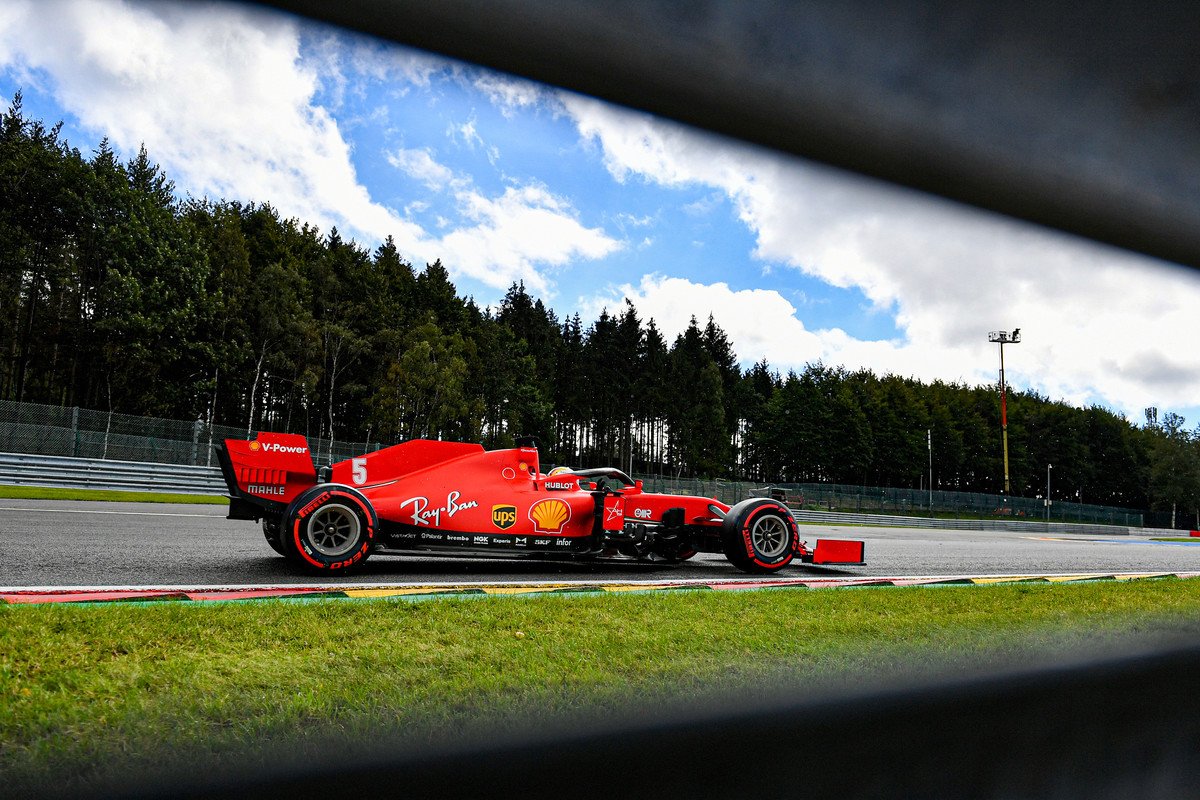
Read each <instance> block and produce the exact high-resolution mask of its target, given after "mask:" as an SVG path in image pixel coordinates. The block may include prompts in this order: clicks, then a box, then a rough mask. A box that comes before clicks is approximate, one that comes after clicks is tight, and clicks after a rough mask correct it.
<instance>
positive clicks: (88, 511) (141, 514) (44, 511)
mask: <svg viewBox="0 0 1200 800" xmlns="http://www.w3.org/2000/svg"><path fill="white" fill-rule="evenodd" d="M0 511H21V512H32V513H35V514H117V515H121V516H126V517H204V518H206V519H225V517H224V516H222V515H221V514H169V513H167V512H165V511H97V510H96V509H92V508H14V507H12V506H0Z"/></svg>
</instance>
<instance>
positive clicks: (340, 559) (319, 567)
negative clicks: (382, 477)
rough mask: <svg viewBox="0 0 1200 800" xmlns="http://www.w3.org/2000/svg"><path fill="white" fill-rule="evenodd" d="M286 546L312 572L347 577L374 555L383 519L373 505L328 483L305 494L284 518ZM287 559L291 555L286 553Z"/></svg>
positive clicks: (358, 494) (356, 492) (338, 485)
mask: <svg viewBox="0 0 1200 800" xmlns="http://www.w3.org/2000/svg"><path fill="white" fill-rule="evenodd" d="M284 520H285V522H286V527H285V528H284V533H283V537H284V539H285V541H284V543H283V546H284V548H285V551H286V550H290V549H292V548H295V560H296V562H297V563H298V564H300V565H301V566H303V567H304V568H305V569H308V570H310V571H312V572H318V573H323V574H327V575H329V574H345V573H347V572H350V571H352V570H355V569H357V568H359V567H361V566H362V565H363V563H364V562H365V561H366V560H367V558H369V557H370V555H371V549H372V547H373V546H374V544H375V534H376V532H377V531H378V530H379V518H378V516H376V514H375V509H374V508H372V506H371V502H370V501H369V500H367V498H365V497H363V495H362V493H360V492H358V491H357V490H355V489H352V488H350V487H349V486H343V485H342V484H337V483H325V484H320V485H318V486H313V487H312V488H310V489H308V490H306V491H305V492H303V493H302V494H301V495H300V496H299V497H297V498H296V499H295V500H293V501H292V503H291V505H290V506H288V510H287V512H286V513H285V514H284ZM285 555H291V554H290V553H286V552H285Z"/></svg>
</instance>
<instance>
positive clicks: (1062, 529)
mask: <svg viewBox="0 0 1200 800" xmlns="http://www.w3.org/2000/svg"><path fill="white" fill-rule="evenodd" d="M791 511H792V516H794V517H795V518H796V521H797V522H816V523H822V524H825V525H872V526H882V527H889V528H941V529H947V530H958V531H1025V532H1028V533H1083V534H1093V535H1097V534H1101V535H1105V536H1127V535H1129V531H1130V529H1129V528H1128V527H1127V526H1125V525H1087V524H1076V523H1072V522H1037V521H1035V520H1003V519H941V518H938V517H899V516H889V515H884V514H851V513H841V512H837V511H806V510H803V509H795V508H793V509H792V510H791ZM1134 530H1137V531H1138V532H1139V533H1140V532H1141V529H1140V528H1135V529H1134Z"/></svg>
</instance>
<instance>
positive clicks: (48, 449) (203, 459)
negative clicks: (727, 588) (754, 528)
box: [0, 401, 1144, 527]
mask: <svg viewBox="0 0 1200 800" xmlns="http://www.w3.org/2000/svg"><path fill="white" fill-rule="evenodd" d="M250 433H251V437H253V436H254V435H255V434H256V433H257V432H256V431H251V432H250ZM244 438H247V437H246V429H245V428H240V427H234V426H229V425H209V424H208V423H207V422H206V421H205V420H202V419H197V420H191V421H188V420H173V419H158V418H153V417H138V416H132V415H129V414H115V413H109V412H106V411H94V410H88V409H82V408H62V407H59V406H47V405H38V404H34V403H14V402H10V401H0V452H5V453H29V454H38V455H48V456H66V457H69V458H88V459H106V460H117V461H143V462H155V463H160V464H185V465H191V466H215V465H216V463H217V461H216V455H215V453H214V452H213V445H215V444H219V443H220V442H221V441H222V440H223V439H244ZM308 442H309V448H310V449H311V450H312V453H313V456H314V458H315V460H316V461H317V463H318V464H323V463H329V462H331V461H341V460H344V459H347V458H350V457H352V456H355V455H359V454H361V453H364V452H369V451H372V450H376V449H378V448H380V447H382V446H383V445H382V444H380V443H378V442H347V441H332V442H331V441H330V440H328V439H320V438H315V437H309V439H308ZM639 477H642V479H643V480H644V482H645V487H646V490H647V491H654V492H666V493H670V494H691V495H701V496H705V497H715V498H717V499H718V500H721V501H723V502H725V503H730V504H732V503H735V502H737V501H738V500H741V499H744V498H746V497H750V496H754V495H757V496H774V497H777V498H778V499H780V500H783V501H784V502H785V503H787V504H788V505H789V506H791V507H792V508H794V509H797V510H809V511H839V512H853V513H867V514H892V515H903V516H929V517H945V518H950V519H1011V520H1014V521H1019V520H1028V521H1034V522H1036V521H1049V522H1074V523H1091V524H1103V525H1124V526H1128V527H1142V526H1143V524H1144V520H1143V514H1142V513H1141V512H1138V511H1133V510H1130V509H1127V508H1115V507H1110V506H1095V505H1086V504H1083V503H1071V502H1066V501H1060V500H1055V501H1054V502H1053V504H1052V505H1051V506H1050V507H1049V509H1047V508H1046V507H1045V506H1044V505H1043V504H1042V501H1041V500H1040V499H1035V498H1026V497H1012V496H1004V495H990V494H980V493H975V492H948V491H934V492H933V494H932V497H931V496H930V494H929V492H928V491H927V490H926V491H921V490H918V489H897V488H879V487H870V486H847V485H838V484H817V483H803V484H794V483H793V484H774V485H770V486H767V485H764V484H761V483H749V482H744V481H726V480H697V479H689V478H679V479H677V478H667V477H662V476H653V475H651V476H639ZM1047 512H1048V513H1047Z"/></svg>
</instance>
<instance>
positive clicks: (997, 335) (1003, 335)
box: [988, 328, 1021, 494]
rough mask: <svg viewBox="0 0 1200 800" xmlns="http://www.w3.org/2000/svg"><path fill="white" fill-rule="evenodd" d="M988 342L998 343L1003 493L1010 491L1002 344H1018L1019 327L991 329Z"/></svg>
mask: <svg viewBox="0 0 1200 800" xmlns="http://www.w3.org/2000/svg"><path fill="white" fill-rule="evenodd" d="M988 341H989V342H996V343H997V344H999V345H1000V440H1001V441H1002V442H1003V443H1004V493H1005V494H1009V493H1010V491H1011V490H1010V487H1009V485H1008V399H1007V397H1006V392H1005V386H1004V345H1006V344H1020V343H1021V329H1020V328H1013V332H1012V333H1009V332H1008V331H992V332H991V333H989V334H988Z"/></svg>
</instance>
